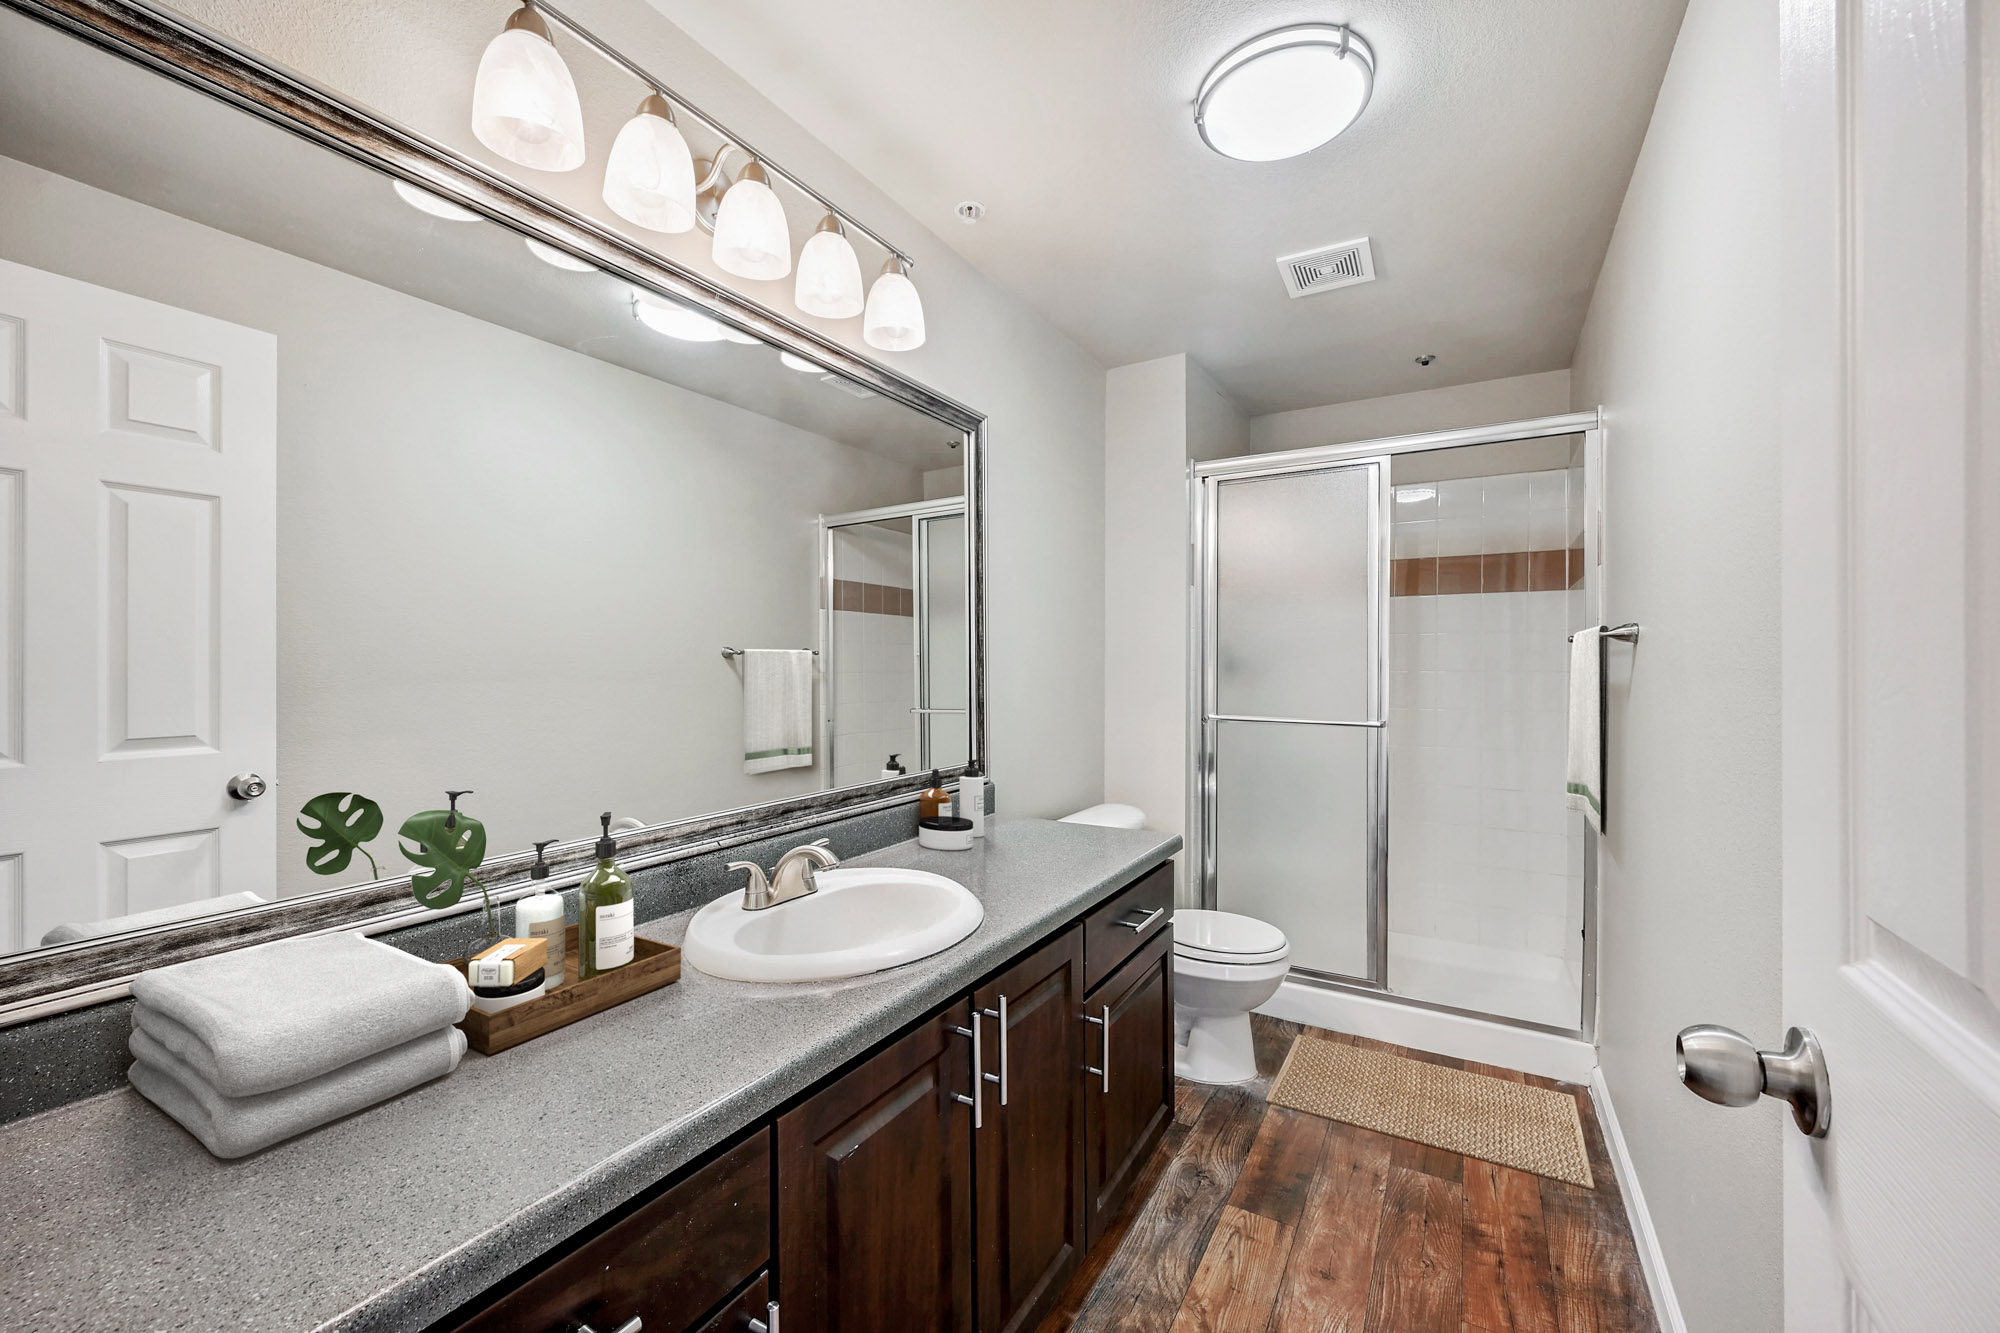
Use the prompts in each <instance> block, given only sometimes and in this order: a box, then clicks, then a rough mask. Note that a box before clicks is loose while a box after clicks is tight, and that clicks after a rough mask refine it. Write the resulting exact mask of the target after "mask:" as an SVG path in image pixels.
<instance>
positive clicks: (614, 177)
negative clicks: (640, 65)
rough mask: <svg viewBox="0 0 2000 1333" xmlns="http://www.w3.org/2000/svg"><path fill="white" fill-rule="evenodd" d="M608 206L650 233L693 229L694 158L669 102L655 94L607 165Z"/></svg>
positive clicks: (617, 142)
mask: <svg viewBox="0 0 2000 1333" xmlns="http://www.w3.org/2000/svg"><path fill="white" fill-rule="evenodd" d="M604 202H605V204H606V206H607V207H609V208H610V209H611V211H612V212H614V213H616V214H617V215H618V216H619V217H621V218H624V219H625V220H626V221H627V222H630V223H631V224H633V225H634V226H637V227H644V228H646V229H647V230H648V231H665V232H681V231H688V230H690V229H691V228H693V226H694V155H693V154H692V153H690V152H689V151H688V146H687V140H686V139H683V138H682V137H681V132H680V130H679V129H677V128H676V127H675V125H674V111H673V108H672V107H670V106H668V105H667V99H666V98H664V97H662V96H660V95H659V94H658V93H651V94H649V95H648V96H647V98H646V100H645V101H643V102H641V103H639V110H638V112H637V113H636V114H635V115H634V116H633V117H632V119H630V120H628V121H626V122H625V128H623V129H621V130H619V131H618V138H617V139H616V140H614V141H613V142H612V145H611V159H610V161H608V162H606V163H605V164H604Z"/></svg>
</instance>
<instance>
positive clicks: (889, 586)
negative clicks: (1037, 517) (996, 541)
mask: <svg viewBox="0 0 2000 1333" xmlns="http://www.w3.org/2000/svg"><path fill="white" fill-rule="evenodd" d="M819 577H820V606H821V608H822V617H821V631H820V635H821V637H820V671H821V679H822V680H823V681H824V682H825V688H824V691H823V694H822V703H821V710H820V712H821V717H820V746H821V748H820V753H821V754H822V755H823V756H825V758H824V760H823V763H824V766H825V769H826V780H827V782H828V783H829V785H831V786H835V787H844V786H848V785H850V784H853V783H857V782H873V781H874V780H875V779H876V778H877V777H878V776H880V774H881V772H882V766H883V764H884V763H886V762H887V760H888V757H889V756H890V755H891V754H896V755H900V756H901V757H902V763H903V764H904V766H905V767H907V768H908V769H909V771H911V772H912V773H920V772H924V771H927V770H929V769H932V768H948V767H951V766H953V765H955V764H963V763H964V762H965V760H966V756H967V755H968V754H969V753H970V752H971V741H970V730H969V726H968V717H969V714H968V712H967V707H966V701H967V699H968V698H969V691H970V689H971V680H972V670H971V659H970V657H969V656H968V654H967V645H968V643H969V642H970V636H969V633H968V625H967V623H966V587H967V582H966V525H965V500H964V498H963V497H962V496H960V497H953V498H951V499H945V500H929V501H924V502H921V503H917V504H906V505H893V506H890V507H888V508H883V509H869V510H865V511H861V512H858V513H852V514H829V515H826V516H824V517H822V518H821V519H820V569H819Z"/></svg>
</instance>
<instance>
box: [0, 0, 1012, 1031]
mask: <svg viewBox="0 0 2000 1333" xmlns="http://www.w3.org/2000/svg"><path fill="white" fill-rule="evenodd" d="M77 8H78V9H80V10H88V9H92V8H102V9H105V10H109V9H112V8H114V7H112V6H102V7H97V6H79V7H77ZM79 22H81V20H79ZM112 27H113V25H110V24H109V23H108V22H107V23H106V25H105V26H104V27H102V28H97V29H92V28H90V27H89V26H88V25H85V26H84V27H82V28H81V29H80V33H79V32H72V31H64V30H62V29H61V28H58V27H55V26H51V25H49V24H46V23H44V22H42V21H39V20H38V19H36V18H31V17H29V16H27V15H25V14H23V13H20V12H16V11H15V10H13V9H8V8H0V198H4V199H5V200H6V201H7V203H6V206H5V208H4V209H0V953H4V954H6V955H9V957H8V959H7V960H6V961H4V962H0V1005H4V1004H18V1003H19V1002H20V1001H22V1000H23V999H24V998H28V999H31V998H33V996H35V995H36V994H38V993H42V992H45V991H47V990H49V989H52V988H63V987H75V986H77V985H79V984H87V983H91V982H93V981H95V980H101V979H102V978H103V977H104V976H106V975H112V974H122V975H129V974H130V972H132V971H135V970H137V969H138V968H139V967H143V966H149V965H154V964H155V963H156V962H157V961H159V960H161V959H163V958H171V957H173V956H176V953H175V951H176V950H186V949H197V950H198V949H200V948H203V947H212V946H204V944H203V943H202V941H204V940H210V939H226V940H231V941H236V942H241V941H244V940H248V939H255V938H263V937H268V936H270V935H272V934H276V933H286V932H289V931H290V930H294V929H309V928H324V927H325V926H327V925H330V924H341V923H344V922H348V921H354V920H363V919H367V918H368V917H369V916H370V915H371V914H372V915H374V916H377V917H379V916H380V914H382V913H384V912H391V911H398V910H405V911H406V910H407V909H408V908H409V898H408V891H407V884H406V883H405V882H403V880H402V878H401V877H403V876H406V875H407V874H408V873H409V869H410V866H409V863H408V862H407V860H406V859H405V857H404V856H403V855H402V854H401V850H400V848H399V843H398V839H397V837H396V829H397V827H398V825H399V824H400V822H401V821H402V820H403V819H404V818H406V817H407V816H409V815H411V814H413V813H415V812H417V811H419V810H425V809H433V808H439V807H441V806H442V805H443V804H444V803H445V801H446V792H447V791H448V790H451V791H463V792H466V793H468V794H467V795H465V796H463V797H462V798H460V802H459V806H460V808H461V809H464V810H466V811H468V812H470V813H472V814H474V815H476V816H477V817H478V818H479V819H480V820H481V821H482V822H483V823H484V825H485V828H486V830H487V834H488V840H489V842H488V845H489V853H488V857H487V864H488V869H487V872H486V877H487V879H488V882H489V883H496V884H503V883H511V882H518V881H520V880H521V878H522V875H523V874H524V872H525V871H526V869H527V866H528V863H529V860H530V854H529V853H528V850H527V849H528V848H529V847H530V845H531V844H534V843H538V842H543V841H546V840H554V842H555V844H556V845H555V846H554V847H553V849H552V850H551V852H550V860H551V861H552V863H553V864H554V865H555V867H556V872H557V873H556V877H555V882H556V883H558V884H559V883H561V882H562V881H563V877H564V874H563V872H564V871H565V870H569V869H573V868H574V867H575V866H577V865H578V864H580V862H581V860H582V859H583V857H584V849H585V848H586V847H587V846H588V839H589V838H591V837H594V836H595V833H596V830H597V825H598V815H599V813H600V812H601V811H605V810H609V811H611V812H613V814H614V816H616V817H617V818H618V819H619V820H620V824H621V826H622V827H623V828H625V829H627V830H639V831H637V832H631V833H628V835H627V837H626V839H625V845H626V846H627V848H628V850H629V852H630V855H631V858H632V860H633V861H634V862H635V863H636V864H646V863H648V861H649V860H659V859H664V858H666V857H670V856H671V855H673V854H674V853H675V852H676V850H679V849H686V848H688V847H692V846H695V845H700V846H704V847H712V846H714V845H716V843H717V842H718V841H723V842H727V841H730V840H732V839H738V840H740V839H742V838H745V837H747V836H749V835H750V834H752V833H754V832H755V831H757V830H759V829H768V828H770V827H772V826H773V825H775V824H777V823H781V822H784V821H797V820H799V819H801V818H804V817H809V816H812V815H814V814H819V813H825V812H827V811H831V810H835V809H845V808H848V807H851V806H854V805H857V804H865V803H866V802H868V801H872V800H880V799H885V798H888V797H893V796H895V795H896V794H897V793H898V792H902V791H907V790H908V789H910V788H912V787H914V786H918V785H922V784H921V783H919V782H918V778H919V776H920V775H921V774H922V773H924V772H925V771H927V770H928V769H929V768H930V767H932V766H936V767H941V768H944V769H946V770H947V771H949V770H952V769H954V768H956V767H958V766H962V765H964V764H966V763H968V762H969V761H972V760H975V759H976V758H977V756H978V754H979V751H980V732H979V715H978V703H979V683H978V682H979V663H980V654H979V630H978V626H979V613H978V563H977V562H978V552H979V536H978V532H979V529H978V519H979V513H978V504H977V472H978V458H977V449H978V444H979V431H978V423H979V419H978V417H977V416H976V415H975V414H973V413H970V412H969V411H967V410H966V409H964V408H962V407H959V406H957V405H956V404H952V403H950V402H949V401H948V400H944V399H942V398H938V397H936V396H935V395H932V394H930V393H929V392H928V391H926V390H924V389H923V388H922V387H921V386H918V385H915V384H913V383H911V382H909V381H907V380H905V379H902V378H901V377H899V376H897V375H895V374H893V373H892V372H889V371H887V370H884V369H883V368H881V367H880V366H878V365H875V364H874V363H872V362H868V361H864V360H860V359H858V358H856V357H854V356H852V355H850V354H848V353H847V352H845V351H844V350H842V349H840V348H839V347H837V346H836V345H835V344H833V343H831V342H829V341H827V340H825V339H823V338H821V337H819V336H818V335H817V334H814V333H812V332H809V331H807V330H805V329H803V328H800V327H798V326H795V325H793V324H790V323H788V322H786V321H785V320H782V319H779V318H776V317H774V316H773V315H771V313H770V312H769V311H767V310H763V309H760V308H759V307H757V306H753V305H751V304H749V303H748V302H745V301H743V300H742V299H741V298H737V297H734V296H731V295H729V294H728V293H726V292H723V291H720V290H719V289H716V288H714V287H713V286H710V285H708V284H707V283H705V282H704V281H703V280H700V279H698V278H696V277H694V276H693V275H691V274H690V273H688V272H687V271H686V270H684V269H681V268H678V267H676V266H674V265H672V264H670V263H669V262H668V261H665V260H662V259H660V258H658V257H657V256H656V255H653V254H652V253H651V252H650V251H649V250H648V249H647V248H646V247H645V246H644V245H643V244H642V243H639V242H635V241H634V240H632V239H629V238H627V237H625V236H623V235H621V234H620V233H618V232H616V231H614V230H612V229H610V228H609V227H607V226H605V225H603V224H601V223H598V222H594V221H592V220H591V219H588V218H583V217H580V216H578V215H576V214H573V213H570V212H568V211H566V210H564V209H561V208H558V207H556V206H554V205H544V204H541V203H540V202H539V201H538V200H537V199H536V198H534V197H533V196H531V195H528V194H526V193H525V192H524V191H522V190H521V189H520V188H519V187H516V186H512V185H510V184H509V183H508V182H506V181H505V180H504V178H500V177H497V176H495V175H493V174H491V173H488V172H487V171H486V170H485V169H484V168H482V167H479V166H478V165H477V164H475V163H472V162H470V161H468V160H466V159H463V158H459V157H457V156H456V155H455V154H453V153H451V152H450V151H449V150H446V149H442V148H438V147H435V146H433V145H430V144H428V143H426V142H424V141H422V140H419V139H416V138H415V137H414V136H413V135H411V134H408V133H404V132H401V131H398V130H396V129H395V128H394V127H389V126H385V125H383V124H382V123H380V122H377V121H373V120H371V119H370V118H369V117H368V115H367V113H365V112H364V111H361V110H360V109H358V108H354V107H351V106H346V105H344V104H342V103H340V102H338V101H337V100H336V99H334V98H333V97H332V96H331V95H329V94H327V93H325V92H324V91H322V90H318V89H315V88H311V87H310V86H307V85H303V84H298V83H294V82H288V81H287V76H285V75H284V74H283V72H282V71H276V70H273V69H271V68H269V67H267V66H263V65H261V64H258V63H256V62H254V61H252V60H251V59H250V58H249V57H246V56H244V55H242V54H241V53H238V52H235V51H233V50H230V49H227V48H225V47H223V46H221V45H220V44H218V43H213V42H208V41H206V39H203V38H202V37H201V36H200V34H198V33H192V32H189V31H187V30H177V29H173V28H171V26H162V27H160V28H158V29H156V30H154V31H152V32H136V31H132V30H123V31H118V32H114V31H112ZM86 37H88V38H90V40H85V38H86ZM134 56H144V57H146V58H148V59H149V60H150V61H151V67H149V66H148V65H147V64H145V63H140V61H139V60H137V59H134V58H132V57H134ZM216 91H226V93H227V95H228V98H229V99H230V100H225V99H224V98H223V97H219V96H216V95H214V93H215V92H216ZM626 110H627V111H629V108H627V109H626ZM607 114H611V113H610V112H609V111H608V110H607ZM419 177H420V178H421V179H423V180H424V181H425V184H424V185H423V186H421V187H420V186H418V185H416V184H415V183H414V179H413V178H419ZM810 225H811V224H810V222H806V223H804V224H801V223H800V222H799V221H798V220H797V219H794V222H793V226H794V230H795V233H797V234H804V233H806V232H808V231H809V229H810ZM634 234H635V235H636V233H634ZM771 286H772V288H773V289H774V290H776V289H777V287H778V284H771ZM771 300H772V301H773V303H777V302H779V300H780V298H779V297H775V296H774V297H772V298H771ZM785 305H786V308H789V303H788V301H787V302H785ZM767 650H783V651H782V652H781V653H779V654H772V653H770V652H769V651H767ZM892 753H893V754H895V755H897V756H899V763H900V764H902V765H903V766H905V767H907V769H908V770H909V774H910V776H909V777H908V778H906V779H902V780H897V779H895V778H893V777H891V778H890V779H888V780H887V781H886V782H885V779H884V768H885V765H886V763H887V761H888V759H889V756H890V755H891V754H892ZM322 793H360V794H362V795H364V796H366V797H368V798H370V799H371V800H373V801H374V802H376V803H378V804H379V807H380V809H381V811H382V814H383V817H384V820H385V824H384V827H383V829H382V832H381V833H380V834H379V835H378V836H377V837H375V838H374V839H373V840H372V841H370V842H368V843H367V844H365V846H364V848H363V849H362V850H361V851H359V852H357V853H355V854H353V855H351V856H340V855H334V856H332V858H331V859H332V860H333V861H337V862H340V863H341V866H340V869H339V870H338V871H337V872H336V873H333V874H322V873H316V872H315V869H314V868H313V867H312V866H311V865H309V860H308V858H309V853H311V852H312V851H313V848H314V847H315V845H316V843H318V842H324V841H325V839H324V838H323V837H319V836H315V834H313V833H308V832H307V831H305V830H304V829H302V827H301V823H302V813H303V812H304V811H305V807H306V806H307V804H308V803H309V802H311V801H312V799H313V798H315V797H317V796H320V795H321V794H322ZM303 822H304V823H305V824H306V825H307V826H308V827H311V826H314V825H315V824H316V822H317V821H316V820H314V819H313V818H312V817H311V816H310V815H306V817H305V819H304V821H303ZM321 855H322V856H324V855H325V853H324V852H322V853H321ZM371 863H372V864H371ZM322 868H324V867H322Z"/></svg>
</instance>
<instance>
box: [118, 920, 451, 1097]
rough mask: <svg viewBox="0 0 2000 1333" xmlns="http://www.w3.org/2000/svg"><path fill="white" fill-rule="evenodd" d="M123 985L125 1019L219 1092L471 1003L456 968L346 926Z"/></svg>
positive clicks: (431, 1025)
mask: <svg viewBox="0 0 2000 1333" xmlns="http://www.w3.org/2000/svg"><path fill="white" fill-rule="evenodd" d="M132 996H133V998H134V999H136V1000H137V1001H138V1002H139V1003H138V1006H137V1008H136V1009H135V1010H134V1016H133V1022H134V1024H135V1025H137V1026H139V1027H141V1028H142V1029H144V1030H145V1031H146V1032H147V1033H148V1034H149V1035H150V1036H151V1037H152V1038H153V1039H154V1040H155V1041H157V1042H159V1043H160V1044H161V1045H162V1046H164V1047H166V1048H167V1049H169V1050H171V1051H173V1052H174V1054H175V1055H176V1056H178V1057H179V1058H180V1059H181V1060H183V1061H185V1062H186V1063H187V1064H188V1065H189V1066H191V1067H192V1068H194V1069H196V1070H197V1071H199V1072H200V1074H201V1076H202V1077H203V1078H204V1079H205V1080H207V1082H208V1083H209V1084H210V1086H212V1087H213V1088H214V1089H215V1090H216V1091H217V1092H219V1093H221V1094H222V1095H223V1096H225V1097H248V1096H252V1095H254V1094H256V1093H260V1092H270V1091H272V1090H274V1089H276V1088H289V1087H291V1086H292V1085H293V1084H295V1083H303V1082H305V1081H306V1080H307V1079H309V1078H317V1077H318V1076H319V1075H321V1074H326V1073H331V1072H332V1071H333V1070H336V1069H339V1068H341V1067H342V1066H343V1065H350V1064H353V1063H354V1062H355V1061H356V1060H359V1059H361V1058H362V1057H363V1056H366V1055H373V1054H375V1053H376V1052H377V1051H386V1050H388V1049H389V1048H390V1047H391V1046H400V1045H402V1044H403V1043H404V1042H406V1041H410V1040H412V1039H413V1038H416V1037H420V1036H422V1035H423V1034H425V1033H427V1032H435V1031H437V1030H438V1029H439V1028H442V1027H449V1026H450V1025H451V1024H453V1023H456V1022H457V1021H458V1020H459V1019H461V1018H464V1017H465V1011H466V1010H467V1009H468V1008H470V1007H471V1005H472V991H471V989H470V988H469V987H467V986H466V984H465V977H464V976H463V975H461V974H460V972H459V971H458V969H457V968H455V967H448V966H446V965H445V964H443V963H426V962H425V961H424V960H423V959H421V958H418V957H416V956H415V955H413V954H407V953H404V952H403V951H402V950H401V949H395V948H391V947H390V946H389V945H386V944H381V943H378V942H376V941H375V940H371V939H369V938H367V937H366V936H364V935H358V934H352V933H349V934H340V935H311V936H304V937H300V938H296V939H286V940H274V941H273V942H271V943H270V944H260V945H257V946H256V947H255V948H251V949H236V950H233V951H231V952H229V953H219V954H212V955H210V956H209V957H207V958H196V959H193V960H191V961H189V962H185V963H176V964H174V965H173V966H172V967H162V968H157V969H155V970H154V971H151V972H145V973H142V974H140V975H139V976H138V977H136V978H135V979H134V980H133V982H132ZM148 1011H150V1012H148ZM160 1016H164V1017H165V1018H166V1019H168V1020H169V1021H170V1022H171V1024H172V1025H173V1026H168V1025H167V1024H162V1023H159V1022H157V1021H154V1020H156V1019H157V1018H159V1017H160Z"/></svg>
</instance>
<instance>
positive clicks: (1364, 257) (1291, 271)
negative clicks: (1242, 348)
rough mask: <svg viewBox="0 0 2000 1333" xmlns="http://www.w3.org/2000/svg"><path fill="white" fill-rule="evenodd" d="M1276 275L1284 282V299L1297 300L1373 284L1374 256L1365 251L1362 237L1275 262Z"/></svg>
mask: <svg viewBox="0 0 2000 1333" xmlns="http://www.w3.org/2000/svg"><path fill="white" fill-rule="evenodd" d="M1278 272H1279V274H1280V275H1282V276H1283V278H1284V279H1285V295H1287V296H1289V297H1291V298H1292V299H1294V300H1297V299H1298V298H1299V297H1301V296H1317V295H1318V294H1319V293H1321V292H1330V291H1332V290H1333V289H1334V288H1336V287H1352V286H1353V285H1354V284H1355V283H1357V282H1373V281H1375V253H1374V251H1372V250H1370V249H1369V248H1368V238H1367V237H1366V236H1363V237H1362V238H1361V239H1360V240H1358V241H1342V242H1341V243H1340V244H1339V245H1329V246H1324V247H1322V248H1321V249H1318V250H1307V251H1305V252H1304V253H1303V254H1296V255H1286V256H1284V257H1283V258H1281V259H1279V260H1278Z"/></svg>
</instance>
